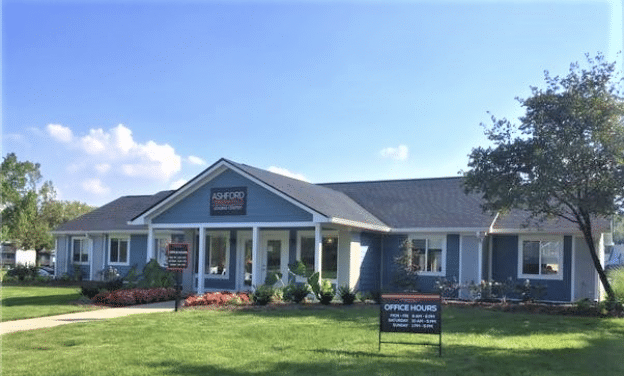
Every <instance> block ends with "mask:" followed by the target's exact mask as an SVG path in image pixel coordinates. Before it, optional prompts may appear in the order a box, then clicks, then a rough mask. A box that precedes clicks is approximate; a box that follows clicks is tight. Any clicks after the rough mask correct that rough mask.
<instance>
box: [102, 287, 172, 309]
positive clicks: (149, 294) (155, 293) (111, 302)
mask: <svg viewBox="0 0 624 376" xmlns="http://www.w3.org/2000/svg"><path fill="white" fill-rule="evenodd" d="M175 297H176V290H175V289H174V288H164V287H159V288H151V289H138V288H137V289H128V290H115V291H110V292H101V293H99V294H97V295H96V296H94V297H93V299H91V301H92V302H93V303H96V304H105V305H107V306H112V307H124V306H129V305H135V304H146V303H154V302H162V301H165V300H173V299H175Z"/></svg>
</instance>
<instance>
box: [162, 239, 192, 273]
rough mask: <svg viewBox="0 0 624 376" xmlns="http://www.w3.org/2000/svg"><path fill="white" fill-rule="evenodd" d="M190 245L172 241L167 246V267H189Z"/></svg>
mask: <svg viewBox="0 0 624 376" xmlns="http://www.w3.org/2000/svg"><path fill="white" fill-rule="evenodd" d="M188 254H189V245H188V244H186V243H180V244H176V243H171V244H169V246H168V247H167V269H168V270H177V271H179V270H182V269H186V268H187V267H188Z"/></svg>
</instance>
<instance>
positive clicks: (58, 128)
mask: <svg viewBox="0 0 624 376" xmlns="http://www.w3.org/2000/svg"><path fill="white" fill-rule="evenodd" d="M46 130H47V131H48V134H49V135H50V136H52V138H53V139H55V140H56V141H59V142H63V143H70V142H71V141H72V140H73V138H74V134H73V133H72V131H71V129H69V127H64V126H62V125H60V124H48V126H47V127H46Z"/></svg>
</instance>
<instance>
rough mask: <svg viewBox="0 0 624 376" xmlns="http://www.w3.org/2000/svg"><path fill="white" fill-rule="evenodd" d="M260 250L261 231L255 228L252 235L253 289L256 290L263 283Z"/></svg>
mask: <svg viewBox="0 0 624 376" xmlns="http://www.w3.org/2000/svg"><path fill="white" fill-rule="evenodd" d="M259 249H260V229H259V228H258V227H254V228H253V229H252V233H251V261H252V263H251V287H252V289H254V290H255V289H256V287H257V286H260V285H261V284H262V283H261V282H260V258H259V257H258V254H259V253H260V252H259Z"/></svg>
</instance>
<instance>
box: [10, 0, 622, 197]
mask: <svg viewBox="0 0 624 376" xmlns="http://www.w3.org/2000/svg"><path fill="white" fill-rule="evenodd" d="M622 36H623V32H622V4H621V2H620V1H607V0H604V1H599V0H593V1H592V0H587V1H574V0H569V1H563V0H553V1H537V0H534V1H487V0H484V1H461V0H456V1H384V2H373V1H342V2H328V1H293V2H287V1H268V0H265V1H246V2H242V1H229V2H216V1H184V2H173V1H170V2H167V1H156V0H153V1H148V0H145V1H139V0H136V1H131V0H128V1H100V2H93V1H86V2H78V1H74V2H72V1H69V2H60V1H54V2H46V1H11V0H5V1H3V4H2V73H3V76H2V155H3V156H4V155H6V154H7V153H9V152H14V153H16V154H17V156H18V158H19V159H20V160H31V161H34V162H39V163H41V166H42V167H41V170H42V173H43V175H44V178H45V179H46V180H51V181H52V182H53V183H54V185H55V187H56V189H57V191H58V194H59V195H58V198H59V199H63V200H79V201H83V202H87V203H89V204H92V205H102V204H104V203H106V202H108V201H111V200H113V199H115V198H116V197H119V196H121V195H129V194H151V193H155V192H157V191H160V190H165V189H171V188H175V187H178V186H179V185H180V184H182V183H183V182H184V181H187V180H188V179H190V178H192V177H193V176H195V175H196V174H198V173H199V172H201V171H202V170H203V169H205V168H206V167H208V166H209V165H210V164H212V163H214V162H215V161H217V160H218V159H219V158H221V157H225V158H229V159H232V160H234V161H236V162H241V163H245V164H249V165H252V166H256V167H260V168H265V169H271V170H274V171H278V172H281V173H285V174H293V175H296V176H298V177H299V178H302V179H305V180H308V181H311V182H315V183H322V182H335V181H356V180H377V179H402V178H421V177H439V176H455V175H457V173H458V172H459V171H460V170H461V169H466V163H467V161H468V158H467V155H468V154H469V152H470V150H471V148H473V147H476V146H479V145H483V144H484V143H485V142H486V138H485V136H484V135H483V129H482V127H480V125H479V124H480V123H482V122H485V123H489V115H488V111H490V112H491V113H492V114H494V115H496V116H497V117H507V118H509V119H516V118H517V117H518V116H520V115H521V114H522V112H521V108H520V107H519V105H518V103H517V101H516V100H515V99H514V98H515V97H517V96H519V97H527V96H528V95H529V94H530V88H529V86H531V85H533V86H543V72H544V70H549V71H550V72H551V74H553V75H565V74H566V73H567V70H568V68H569V65H570V63H571V62H574V61H581V62H582V61H584V54H585V53H590V54H591V55H595V54H596V52H598V51H601V52H603V53H605V55H606V56H607V57H608V58H609V60H611V61H614V60H616V58H617V57H616V52H617V51H619V50H621V49H622Z"/></svg>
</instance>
